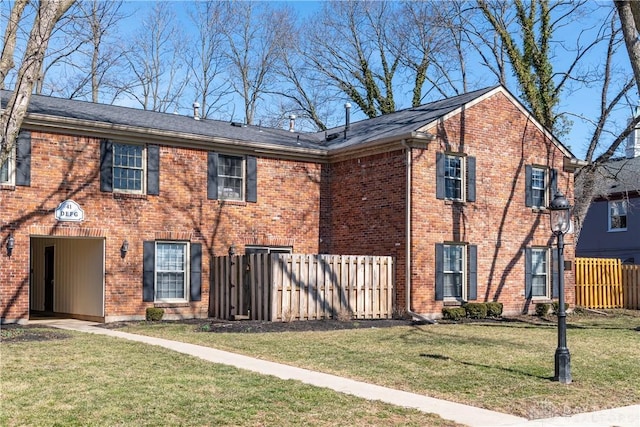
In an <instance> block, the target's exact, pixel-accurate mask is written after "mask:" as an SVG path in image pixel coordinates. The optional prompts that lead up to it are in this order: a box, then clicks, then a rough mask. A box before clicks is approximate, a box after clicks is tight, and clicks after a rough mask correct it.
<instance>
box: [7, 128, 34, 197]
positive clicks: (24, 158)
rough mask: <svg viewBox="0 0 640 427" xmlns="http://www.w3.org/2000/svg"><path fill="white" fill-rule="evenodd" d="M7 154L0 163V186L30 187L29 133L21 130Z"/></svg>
mask: <svg viewBox="0 0 640 427" xmlns="http://www.w3.org/2000/svg"><path fill="white" fill-rule="evenodd" d="M3 148H4V147H3ZM7 154H8V157H7V158H6V159H5V161H4V162H1V163H0V185H17V186H18V185H19V186H29V185H31V132H30V131H25V130H21V131H20V133H19V134H18V138H16V141H15V145H14V146H13V147H12V148H11V149H9V150H8V153H7Z"/></svg>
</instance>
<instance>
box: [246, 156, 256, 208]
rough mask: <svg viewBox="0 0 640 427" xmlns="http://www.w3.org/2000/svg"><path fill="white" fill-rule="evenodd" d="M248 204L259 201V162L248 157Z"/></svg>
mask: <svg viewBox="0 0 640 427" xmlns="http://www.w3.org/2000/svg"><path fill="white" fill-rule="evenodd" d="M246 201H247V202H252V203H256V202H257V201H258V162H257V160H256V158H255V157H253V156H247V197H246Z"/></svg>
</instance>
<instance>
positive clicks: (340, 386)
mask: <svg viewBox="0 0 640 427" xmlns="http://www.w3.org/2000/svg"><path fill="white" fill-rule="evenodd" d="M31 323H36V322H31ZM37 323H38V324H44V325H47V326H51V327H55V328H59V329H67V330H74V331H80V332H88V333H93V334H101V335H108V336H112V337H117V338H123V339H127V340H130V341H137V342H142V343H145V344H150V345H158V346H161V347H165V348H168V349H170V350H174V351H177V352H180V353H184V354H188V355H191V356H195V357H198V358H200V359H204V360H206V361H209V362H214V363H221V364H224V365H230V366H234V367H236V368H239V369H245V370H249V371H252V372H257V373H260V374H264V375H272V376H275V377H278V378H281V379H285V380H298V381H301V382H303V383H305V384H310V385H314V386H317V387H325V388H329V389H332V390H335V391H338V392H341V393H346V394H351V395H354V396H358V397H362V398H364V399H369V400H379V401H382V402H386V403H390V404H393V405H397V406H402V407H406V408H413V409H417V410H420V411H423V412H427V413H434V414H438V415H440V416H441V417H442V418H444V419H447V420H452V421H455V422H457V423H461V424H466V425H468V426H471V427H494V426H495V427H498V426H511V427H640V405H634V406H629V407H625V408H616V409H610V410H605V411H599V412H591V413H586V414H578V415H574V416H571V417H556V418H548V419H538V420H532V421H529V420H527V419H525V418H521V417H516V416H514V415H509V414H503V413H500V412H495V411H489V410H487V409H482V408H476V407H473V406H467V405H462V404H460V403H454V402H448V401H445V400H440V399H434V398H431V397H427V396H422V395H419V394H414V393H408V392H405V391H399V390H394V389H390V388H386V387H381V386H377V385H373V384H368V383H364V382H360V381H354V380H350V379H347V378H342V377H338V376H335V375H330V374H324V373H320V372H314V371H310V370H307V369H302V368H296V367H293V366H288V365H282V364H279V363H274V362H269V361H266V360H260V359H255V358H252V357H247V356H243V355H239V354H235V353H230V352H227V351H222V350H216V349H214V348H209V347H203V346H198V345H194V344H187V343H181V342H177V341H170V340H165V339H162V338H153V337H147V336H143V335H136V334H130V333H127V332H120V331H117V330H112V329H105V328H99V327H95V325H97V323H92V322H85V321H81V320H74V319H52V320H44V321H37Z"/></svg>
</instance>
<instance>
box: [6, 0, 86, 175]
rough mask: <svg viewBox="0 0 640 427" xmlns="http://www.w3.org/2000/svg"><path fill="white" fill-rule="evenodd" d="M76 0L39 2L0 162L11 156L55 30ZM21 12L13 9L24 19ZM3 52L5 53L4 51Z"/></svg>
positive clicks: (8, 107) (9, 108)
mask: <svg viewBox="0 0 640 427" xmlns="http://www.w3.org/2000/svg"><path fill="white" fill-rule="evenodd" d="M74 1H75V0H41V1H40V3H39V4H38V10H37V14H36V17H35V19H34V22H33V27H32V28H31V33H30V35H29V40H28V41H27V46H26V48H25V52H24V56H23V58H22V62H21V64H20V67H19V69H18V73H17V79H16V85H15V88H14V90H13V92H12V95H11V97H10V98H9V101H8V102H7V105H6V107H5V109H4V111H3V113H2V116H0V132H1V134H0V136H1V137H2V140H1V141H2V142H1V144H0V165H1V164H3V163H4V162H5V161H6V160H7V158H8V156H9V155H10V153H11V150H13V147H14V145H15V141H16V138H17V136H18V132H19V131H20V127H21V126H22V122H23V121H24V117H25V115H26V113H27V107H28V106H29V102H30V100H31V94H32V92H33V88H34V85H35V82H36V80H37V78H38V75H39V72H40V68H41V67H42V62H43V61H44V56H45V53H46V50H47V46H48V44H49V38H50V36H51V32H52V31H53V29H54V27H55V25H56V23H57V22H58V21H59V20H60V18H61V17H62V16H63V15H64V13H65V12H66V11H67V10H68V9H69V8H70V7H71V5H72V4H73V3H74ZM14 7H23V8H24V6H23V5H21V2H16V3H15V4H14ZM21 14H22V12H16V13H15V14H14V13H13V12H12V14H11V15H12V16H14V17H16V18H17V19H20V16H21ZM10 28H11V25H9V26H8V27H7V31H13V29H11V30H10ZM12 37H15V36H12V35H11V34H9V35H8V36H5V40H8V39H11V38H12ZM14 40H15V39H14ZM10 43H13V42H10ZM14 46H15V45H14ZM11 49H12V48H9V49H8V50H11ZM7 55H8V56H13V52H12V51H11V52H9V51H8V52H7ZM3 56H5V52H4V51H3ZM8 71H9V69H7V70H6V72H4V71H3V74H2V75H3V83H2V84H3V86H4V78H5V77H6V75H7V74H8Z"/></svg>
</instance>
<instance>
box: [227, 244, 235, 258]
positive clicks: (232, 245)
mask: <svg viewBox="0 0 640 427" xmlns="http://www.w3.org/2000/svg"><path fill="white" fill-rule="evenodd" d="M235 254H236V247H235V245H234V244H233V243H232V244H231V246H229V256H230V257H232V256H234V255H235Z"/></svg>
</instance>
